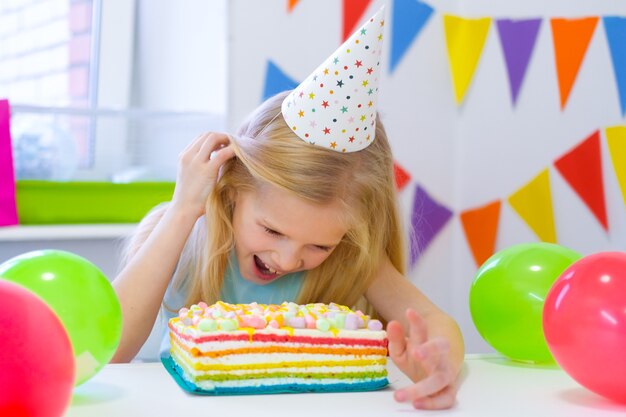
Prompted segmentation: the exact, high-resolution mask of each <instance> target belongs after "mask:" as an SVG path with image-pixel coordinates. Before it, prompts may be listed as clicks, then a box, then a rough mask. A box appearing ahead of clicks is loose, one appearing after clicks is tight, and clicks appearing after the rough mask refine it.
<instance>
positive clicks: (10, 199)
mask: <svg viewBox="0 0 626 417" xmlns="http://www.w3.org/2000/svg"><path fill="white" fill-rule="evenodd" d="M10 122H11V112H10V109H9V102H8V101H7V100H0V226H12V225H16V224H17V223H18V221H17V206H16V203H15V172H14V171H13V149H12V147H11V130H10V128H9V126H10Z"/></svg>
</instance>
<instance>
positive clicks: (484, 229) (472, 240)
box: [460, 200, 502, 266]
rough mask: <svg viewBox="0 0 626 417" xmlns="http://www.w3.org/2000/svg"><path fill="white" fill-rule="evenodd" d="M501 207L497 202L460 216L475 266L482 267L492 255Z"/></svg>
mask: <svg viewBox="0 0 626 417" xmlns="http://www.w3.org/2000/svg"><path fill="white" fill-rule="evenodd" d="M501 205H502V204H501V203H500V200H497V201H494V202H493V203H489V204H487V205H486V206H482V207H478V208H475V209H471V210H466V211H464V212H462V213H461V215H460V218H461V224H463V230H464V231H465V237H466V239H467V243H468V244H469V246H470V249H471V250H472V255H473V256H474V261H476V265H477V266H480V265H482V264H483V263H484V262H485V261H486V260H487V259H489V257H490V256H491V255H493V253H494V250H495V247H496V236H497V234H498V223H499V221H500V206H501Z"/></svg>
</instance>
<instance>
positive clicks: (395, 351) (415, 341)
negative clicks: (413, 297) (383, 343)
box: [387, 309, 457, 410]
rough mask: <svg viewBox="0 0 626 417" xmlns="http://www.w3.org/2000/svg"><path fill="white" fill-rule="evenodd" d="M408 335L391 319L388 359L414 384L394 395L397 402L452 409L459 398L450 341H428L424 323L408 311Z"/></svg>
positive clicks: (430, 407)
mask: <svg viewBox="0 0 626 417" xmlns="http://www.w3.org/2000/svg"><path fill="white" fill-rule="evenodd" d="M406 318H407V320H408V323H409V329H408V330H409V331H408V334H405V332H404V329H403V328H402V325H401V324H400V323H399V322H398V321H395V320H392V321H390V322H389V324H388V325H387V336H388V338H389V356H390V357H391V359H392V360H393V362H394V363H395V364H396V366H398V368H399V369H400V370H401V371H402V372H404V374H405V375H407V376H408V377H409V378H410V379H411V380H412V381H413V384H412V385H409V386H407V387H404V388H401V389H399V390H397V391H396V392H395V393H394V398H395V399H396V401H398V402H411V403H412V405H413V407H415V408H420V409H432V410H434V409H443V408H450V407H452V406H453V405H454V403H455V398H456V392H457V387H456V384H455V382H456V373H455V372H454V368H453V364H452V361H451V360H450V358H449V355H448V353H449V350H450V344H449V343H448V341H447V340H445V339H443V338H441V337H438V338H432V339H429V338H428V331H427V328H426V323H425V322H424V320H423V319H422V318H421V317H420V316H419V315H418V314H417V313H416V312H415V310H413V309H407V311H406Z"/></svg>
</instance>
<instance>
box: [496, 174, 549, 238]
mask: <svg viewBox="0 0 626 417" xmlns="http://www.w3.org/2000/svg"><path fill="white" fill-rule="evenodd" d="M508 201H509V204H510V205H511V207H513V209H514V210H515V211H516V212H517V214H519V216H520V217H521V218H522V219H523V220H524V221H525V222H526V224H527V225H528V226H529V227H530V228H531V229H532V230H533V232H535V234H536V235H537V236H538V237H539V239H541V241H542V242H548V243H556V230H555V227H554V212H553V210H552V193H551V191H550V171H548V168H546V169H544V170H543V171H541V172H540V173H539V175H537V176H536V177H535V178H533V179H532V180H530V182H529V183H528V184H526V185H524V186H523V187H522V188H520V189H519V190H517V191H516V192H514V193H513V194H511V195H510V196H509V199H508Z"/></svg>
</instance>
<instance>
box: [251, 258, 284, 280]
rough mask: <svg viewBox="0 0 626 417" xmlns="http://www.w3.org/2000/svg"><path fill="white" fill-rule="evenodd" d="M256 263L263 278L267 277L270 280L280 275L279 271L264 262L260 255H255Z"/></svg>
mask: <svg viewBox="0 0 626 417" xmlns="http://www.w3.org/2000/svg"><path fill="white" fill-rule="evenodd" d="M254 264H255V265H256V267H257V269H258V271H259V273H260V274H259V277H260V278H261V279H266V280H270V279H274V278H276V277H278V272H277V271H275V270H274V269H272V268H270V267H269V266H267V265H266V264H265V262H263V261H262V260H261V258H259V257H258V256H256V255H254Z"/></svg>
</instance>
